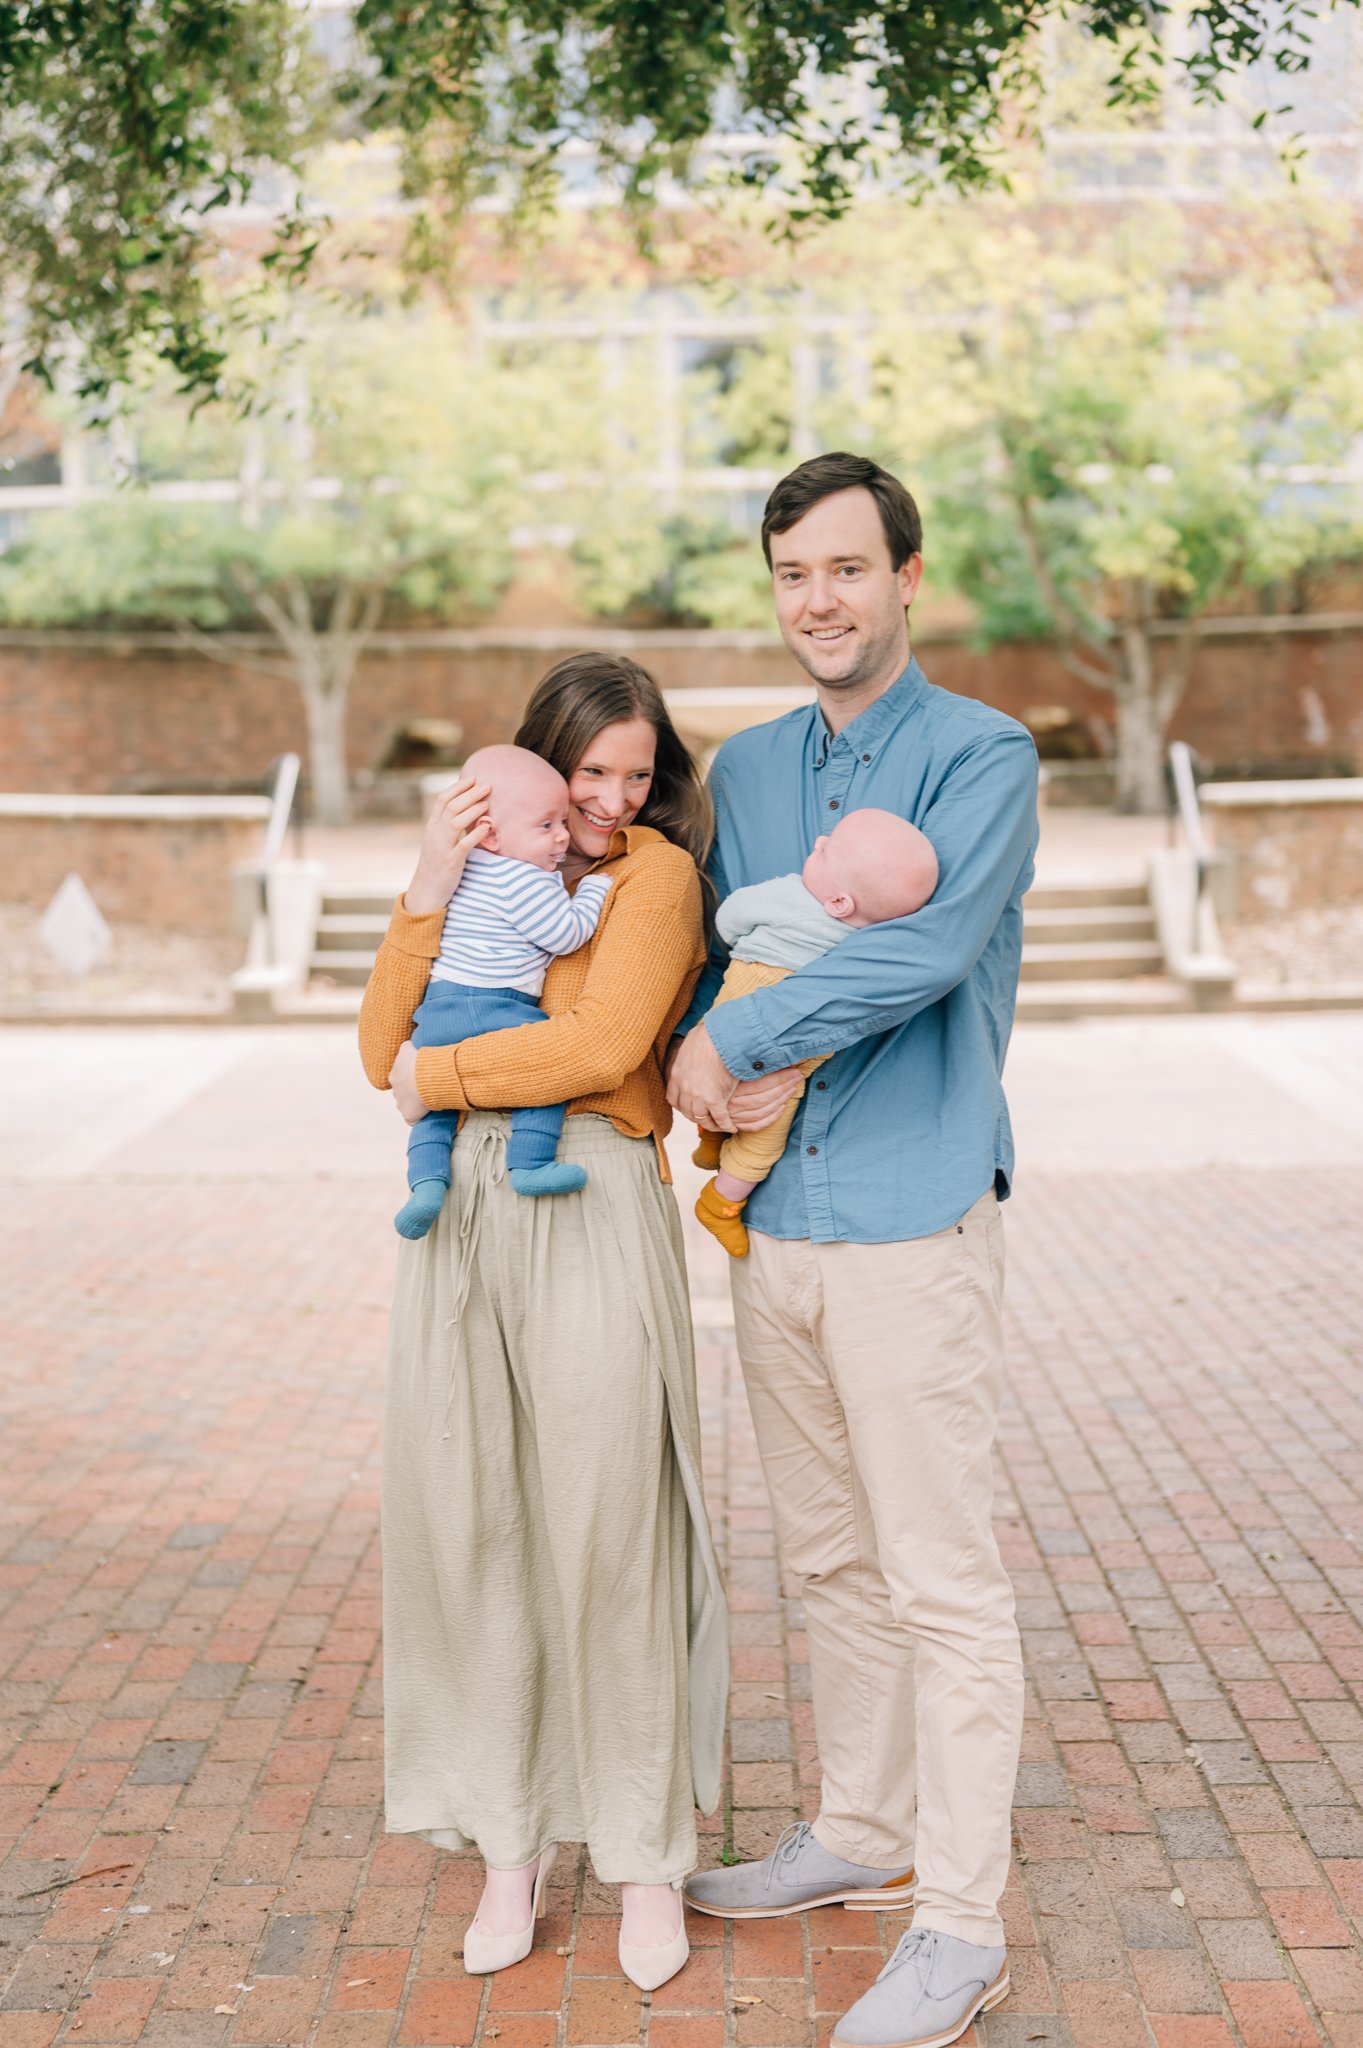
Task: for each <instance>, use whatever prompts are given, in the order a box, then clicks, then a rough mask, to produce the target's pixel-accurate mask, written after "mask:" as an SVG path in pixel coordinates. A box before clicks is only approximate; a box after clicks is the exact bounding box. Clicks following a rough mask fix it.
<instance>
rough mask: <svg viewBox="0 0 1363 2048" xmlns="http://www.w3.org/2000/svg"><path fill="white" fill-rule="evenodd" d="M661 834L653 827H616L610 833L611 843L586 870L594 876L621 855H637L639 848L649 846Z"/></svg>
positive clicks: (660, 836) (659, 837)
mask: <svg viewBox="0 0 1363 2048" xmlns="http://www.w3.org/2000/svg"><path fill="white" fill-rule="evenodd" d="M662 837H663V834H662V833H661V832H659V831H658V829H657V827H656V826H654V825H617V826H616V828H615V830H614V831H613V832H612V833H611V843H610V846H609V848H608V849H607V851H606V852H605V853H603V854H602V856H601V858H600V860H597V861H593V862H592V865H591V866H590V867H589V868H588V869H587V873H588V874H589V875H594V874H595V873H596V872H597V870H598V868H604V867H605V866H606V865H607V863H608V862H609V861H613V860H619V859H620V857H621V855H622V854H626V853H637V852H638V850H639V848H640V847H641V846H651V845H652V844H653V842H654V840H655V839H661V838H662Z"/></svg>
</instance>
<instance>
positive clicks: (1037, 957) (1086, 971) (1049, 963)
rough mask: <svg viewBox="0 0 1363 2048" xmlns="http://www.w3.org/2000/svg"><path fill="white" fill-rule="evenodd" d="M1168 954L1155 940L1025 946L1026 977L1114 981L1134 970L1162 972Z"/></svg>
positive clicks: (1050, 979) (1096, 941) (1024, 973)
mask: <svg viewBox="0 0 1363 2048" xmlns="http://www.w3.org/2000/svg"><path fill="white" fill-rule="evenodd" d="M1163 965H1164V955H1163V953H1162V952H1161V951H1160V949H1159V947H1158V946H1157V945H1156V944H1155V943H1154V941H1153V940H1149V939H1135V940H1131V941H1129V942H1125V943H1123V942H1119V941H1117V940H1115V939H1098V940H1095V941H1093V942H1092V943H1091V944H1078V945H1069V946H1049V945H1037V946H1033V945H1030V944H1027V943H1024V945H1023V948H1022V979H1023V980H1024V981H1112V980H1115V979H1116V978H1117V977H1118V976H1121V977H1122V978H1123V979H1124V978H1125V977H1126V976H1127V975H1132V974H1158V973H1159V970H1160V968H1161V967H1162V966H1163Z"/></svg>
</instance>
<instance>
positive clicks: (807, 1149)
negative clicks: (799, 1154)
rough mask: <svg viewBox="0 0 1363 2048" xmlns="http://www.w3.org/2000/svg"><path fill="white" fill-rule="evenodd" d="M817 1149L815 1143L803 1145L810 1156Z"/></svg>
mask: <svg viewBox="0 0 1363 2048" xmlns="http://www.w3.org/2000/svg"><path fill="white" fill-rule="evenodd" d="M818 1149H819V1148H818V1146H817V1145H806V1146H805V1150H806V1152H808V1153H809V1154H810V1155H811V1157H812V1155H813V1154H814V1153H815V1152H817V1151H818Z"/></svg>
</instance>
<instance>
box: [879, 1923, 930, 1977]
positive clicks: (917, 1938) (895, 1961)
mask: <svg viewBox="0 0 1363 2048" xmlns="http://www.w3.org/2000/svg"><path fill="white" fill-rule="evenodd" d="M936 1942H937V1935H936V1933H935V1931H934V1930H933V1929H932V1928H931V1927H911V1928H910V1929H909V1931H908V1933H907V1934H903V1935H901V1936H900V1938H899V1941H898V1943H897V1944H896V1946H895V1949H894V1953H893V1954H892V1955H891V1957H890V1960H889V1962H888V1963H886V1965H885V1967H884V1969H883V1970H882V1971H881V1973H880V1977H888V1976H889V1974H890V1972H891V1971H892V1970H901V1969H903V1967H904V1965H905V1964H906V1963H921V1964H922V1966H923V1983H924V1984H925V1985H926V1983H927V1980H928V1973H929V1971H930V1970H931V1968H932V1952H933V1949H934V1947H935V1946H936ZM880 1977H877V1979H876V1982H877V1983H879V1982H880Z"/></svg>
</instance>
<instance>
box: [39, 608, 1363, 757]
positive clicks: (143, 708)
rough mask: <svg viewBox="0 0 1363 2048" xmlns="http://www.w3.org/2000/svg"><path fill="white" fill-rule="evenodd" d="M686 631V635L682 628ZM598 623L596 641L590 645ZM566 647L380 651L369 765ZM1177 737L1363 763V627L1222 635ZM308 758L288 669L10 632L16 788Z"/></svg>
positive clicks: (769, 665) (512, 715)
mask: <svg viewBox="0 0 1363 2048" xmlns="http://www.w3.org/2000/svg"><path fill="white" fill-rule="evenodd" d="M670 637H671V639H672V640H674V641H676V640H677V639H678V638H680V637H681V636H670ZM591 638H592V636H591V631H590V628H587V629H584V631H583V633H582V636H581V639H580V641H579V642H578V643H577V644H579V645H583V646H588V645H590V644H591ZM632 645H633V646H634V648H635V651H636V652H637V654H638V657H639V659H640V660H642V661H643V662H644V663H645V664H646V665H647V666H648V667H650V668H651V669H652V670H653V672H654V673H655V674H656V675H657V677H658V680H659V681H660V682H661V683H663V684H664V685H665V686H667V687H676V686H684V685H686V684H706V685H711V686H714V685H717V684H760V683H775V682H789V681H790V680H792V679H793V678H795V676H796V673H797V672H796V671H795V669H794V665H793V664H792V663H791V661H790V659H789V657H788V656H787V655H786V654H785V652H784V651H783V650H782V649H780V648H779V647H778V648H766V647H763V648H758V649H734V648H732V647H724V646H722V645H718V644H715V643H714V642H707V641H706V640H705V638H704V636H701V635H696V636H688V637H687V644H682V645H676V644H673V645H665V644H659V642H657V641H654V640H651V639H650V637H649V636H648V635H646V634H641V635H638V636H636V638H635V640H634V641H633V642H632ZM560 651H566V648H564V649H556V648H552V647H551V648H547V649H546V648H545V647H544V646H542V645H541V646H535V645H525V644H519V645H515V646H498V645H488V644H483V645H479V646H477V647H474V648H469V647H467V646H465V647H458V648H451V647H433V646H430V645H422V644H420V642H416V643H414V644H411V645H404V646H401V647H399V648H397V649H396V650H391V651H390V650H376V651H373V652H371V653H370V654H369V655H368V656H366V658H365V660H364V662H363V663H362V665H361V669H360V673H359V675H358V677H357V679H356V684H355V688H354V692H353V697H352V706H351V718H350V760H351V766H352V769H353V770H360V769H372V768H376V767H377V766H378V764H379V762H380V761H381V760H382V758H383V755H384V753H385V751H386V749H387V746H388V744H389V741H390V739H391V737H392V735H393V733H394V731H395V730H396V728H397V727H398V726H399V725H401V724H402V723H403V722H404V720H406V719H408V718H411V717H427V718H455V719H458V720H459V721H460V722H461V723H462V725H463V727H464V737H465V742H466V744H467V745H468V746H469V747H474V746H479V745H482V744H483V743H485V742H487V741H489V740H494V739H504V738H506V737H508V736H509V735H510V733H511V732H512V730H513V729H514V727H515V724H516V720H517V717H518V714H519V711H520V707H521V705H522V704H523V703H524V701H525V698H526V697H527V695H528V694H529V691H530V689H531V688H532V686H533V685H534V683H535V681H536V680H537V678H538V677H539V676H540V675H542V674H543V672H544V670H545V669H546V668H547V667H548V666H549V665H550V663H551V662H552V661H553V660H555V659H556V658H557V654H558V652H560ZM918 653H919V657H920V659H921V661H922V663H923V666H924V668H925V669H926V671H927V673H928V675H929V677H930V678H931V679H932V680H933V681H934V682H937V683H940V684H942V685H943V686H944V687H945V688H947V689H951V690H958V691H962V692H964V693H967V694H971V695H975V696H979V697H982V698H984V699H985V700H986V701H987V702H989V703H992V704H997V705H998V706H999V707H1000V708H1001V709H1003V710H1005V711H1008V712H1011V713H1012V714H1014V715H1015V716H1020V715H1021V714H1023V713H1024V712H1025V711H1027V710H1028V708H1029V707H1031V706H1035V705H1040V704H1063V705H1069V706H1071V707H1072V708H1073V709H1074V710H1075V711H1076V712H1079V713H1081V714H1089V715H1092V716H1095V717H1097V718H1100V719H1102V718H1107V717H1110V706H1109V705H1108V703H1107V701H1106V700H1105V699H1104V698H1103V696H1102V695H1101V693H1099V692H1097V691H1092V690H1088V689H1086V687H1085V686H1084V685H1083V684H1081V683H1079V682H1076V681H1075V680H1074V679H1073V678H1072V677H1071V676H1070V675H1069V674H1068V673H1067V671H1066V670H1065V669H1064V668H1063V667H1062V666H1061V664H1060V663H1059V661H1058V660H1057V659H1056V658H1055V656H1054V654H1053V653H1052V652H1051V651H1050V650H1049V649H1048V648H1046V647H1044V646H1036V645H1017V646H1005V647H999V648H995V649H993V650H992V651H990V652H989V653H987V654H981V653H976V652H974V651H973V650H972V649H970V648H969V647H966V646H964V645H963V644H961V643H960V642H959V641H945V640H943V641H924V642H923V643H921V644H920V645H919V647H918ZM1174 736H1175V737H1180V738H1184V739H1187V740H1189V741H1191V743H1192V744H1193V745H1194V746H1195V747H1196V748H1197V749H1198V750H1199V752H1201V753H1202V754H1204V755H1205V756H1206V757H1207V758H1208V759H1209V760H1210V761H1212V762H1214V763H1218V764H1221V765H1224V766H1234V765H1240V766H1244V767H1255V766H1257V767H1259V768H1261V769H1263V768H1270V769H1271V768H1282V767H1285V766H1287V765H1289V764H1296V766H1297V768H1298V771H1299V772H1300V770H1301V769H1302V768H1304V767H1306V766H1308V764H1311V763H1313V762H1315V763H1319V764H1320V765H1321V766H1329V767H1332V768H1334V769H1335V771H1336V772H1347V771H1348V769H1349V768H1350V766H1351V765H1352V763H1353V762H1355V761H1359V762H1363V634H1360V633H1344V632H1338V633H1331V632H1320V633H1292V634H1284V635H1281V636H1273V637H1249V636H1246V637H1244V638H1226V639H1218V640H1216V641H1213V642H1210V643H1208V644H1206V645H1205V646H1204V647H1203V649H1202V651H1201V654H1200V657H1199V668H1198V671H1197V675H1196V678H1195V680H1194V683H1193V685H1192V688H1191V690H1190V691H1189V694H1188V697H1187V699H1186V701H1185V703H1184V706H1183V708H1182V710H1181V711H1180V712H1179V714H1178V717H1177V719H1176V721H1175V726H1174ZM290 747H294V748H297V749H298V750H299V751H300V752H304V753H305V752H306V749H305V746H304V733H303V720H302V713H301V710H300V707H299V704H298V700H297V698H296V696H295V694H294V692H293V690H292V688H291V687H290V686H289V685H288V684H287V683H285V682H283V681H276V680H274V679H271V678H268V677H264V676H260V675H257V674H253V673H252V672H251V671H249V670H247V669H245V668H235V667H234V668H227V667H224V666H221V665H219V664H217V663H214V662H212V661H205V660H202V659H199V658H197V657H195V656H194V655H191V654H187V653H185V652H183V651H182V650H180V649H176V648H170V647H166V646H165V645H158V644H157V643H155V642H151V641H138V642H133V641H123V642H119V641H114V640H94V639H92V640H89V641H86V642H79V641H77V640H76V638H75V636H65V638H64V639H63V640H62V641H60V642H58V641H55V640H54V641H51V642H47V643H43V644H40V645H23V644H17V636H14V635H7V636H0V788H4V789H9V790H35V791H36V790H72V791H138V790H147V789H162V790H165V789H171V790H193V789H213V788H219V789H222V788H240V787H243V786H246V785H251V784H254V783H255V782H256V781H257V779H258V778H259V777H260V775H261V774H262V773H263V771H264V769H265V767H266V765H267V764H268V762H269V761H270V760H272V759H273V758H274V756H275V755H277V754H280V753H282V752H284V751H285V750H286V749H287V748H290Z"/></svg>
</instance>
